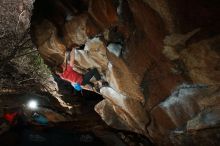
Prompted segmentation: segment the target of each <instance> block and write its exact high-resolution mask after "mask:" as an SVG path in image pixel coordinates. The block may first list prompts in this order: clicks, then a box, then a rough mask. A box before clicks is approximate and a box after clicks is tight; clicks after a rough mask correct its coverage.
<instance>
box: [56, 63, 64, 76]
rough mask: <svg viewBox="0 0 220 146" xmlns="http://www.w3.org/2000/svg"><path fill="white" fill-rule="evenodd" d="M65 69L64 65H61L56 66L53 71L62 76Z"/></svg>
mask: <svg viewBox="0 0 220 146" xmlns="http://www.w3.org/2000/svg"><path fill="white" fill-rule="evenodd" d="M65 69H66V65H65V64H61V65H57V66H56V67H55V69H54V70H55V73H56V74H62V73H63V72H64V71H65Z"/></svg>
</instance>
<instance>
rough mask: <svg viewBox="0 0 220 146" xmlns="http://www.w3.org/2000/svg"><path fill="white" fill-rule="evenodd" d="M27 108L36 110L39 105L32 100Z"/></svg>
mask: <svg viewBox="0 0 220 146" xmlns="http://www.w3.org/2000/svg"><path fill="white" fill-rule="evenodd" d="M27 106H28V108H30V109H33V110H35V109H37V107H38V103H37V101H35V100H30V101H29V102H28V104H27Z"/></svg>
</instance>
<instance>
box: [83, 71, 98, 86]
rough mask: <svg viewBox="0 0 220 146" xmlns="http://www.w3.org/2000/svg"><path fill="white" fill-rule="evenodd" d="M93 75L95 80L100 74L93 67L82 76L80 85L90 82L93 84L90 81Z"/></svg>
mask: <svg viewBox="0 0 220 146" xmlns="http://www.w3.org/2000/svg"><path fill="white" fill-rule="evenodd" d="M93 76H94V77H95V78H96V80H97V81H98V80H100V79H101V77H100V74H99V72H98V70H97V69H96V68H93V69H91V70H89V71H88V72H87V73H86V74H85V75H84V76H83V81H82V85H86V84H90V85H92V86H93V83H91V82H90V80H91V78H92V77H93Z"/></svg>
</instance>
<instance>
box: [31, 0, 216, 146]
mask: <svg viewBox="0 0 220 146" xmlns="http://www.w3.org/2000/svg"><path fill="white" fill-rule="evenodd" d="M81 3H82V4H84V5H85V7H86V8H85V9H81V8H80V7H78V8H77V6H76V5H74V4H72V5H73V7H74V6H75V8H76V9H77V11H78V12H79V13H76V14H74V13H72V15H73V19H71V20H70V21H69V20H68V21H67V22H63V21H62V22H63V24H62V25H57V24H56V23H55V22H54V21H51V20H50V19H48V16H51V17H53V19H55V20H56V19H57V21H59V20H65V18H66V16H67V15H64V16H63V17H62V18H60V15H58V14H57V13H55V12H54V13H53V11H51V13H53V14H54V15H53V16H52V14H50V15H49V14H47V13H45V15H44V16H43V17H42V18H43V19H41V20H39V19H33V34H34V38H35V41H34V42H35V43H36V45H37V46H38V48H39V50H40V52H41V54H42V55H43V57H44V59H45V60H46V61H47V62H49V63H48V64H49V65H51V66H52V67H53V66H54V65H57V64H59V63H60V62H62V61H63V56H64V51H65V50H66V49H67V48H69V47H70V46H77V45H78V46H80V45H83V44H85V46H86V47H85V48H86V49H85V50H86V51H85V50H79V51H77V52H78V55H77V56H76V57H78V58H77V61H78V62H77V65H78V67H82V68H83V69H85V68H88V67H97V68H98V69H99V71H100V72H102V75H103V78H104V79H106V81H108V82H109V85H110V87H103V88H101V94H102V95H103V96H104V98H105V99H104V100H103V101H102V102H100V103H98V104H97V105H96V107H95V110H96V111H97V113H99V114H100V116H101V117H102V119H103V120H104V121H105V122H106V123H107V124H108V125H110V126H112V127H114V128H117V129H123V130H129V131H134V132H137V133H141V134H144V135H145V136H147V137H148V138H149V139H150V140H151V141H152V142H153V143H155V144H157V145H219V143H220V141H219V139H220V137H219V106H220V102H219V101H220V97H219V96H220V94H219V90H220V86H219V83H220V78H219V75H220V70H219V69H220V48H219V44H218V42H219V41H220V40H219V34H220V32H219V28H218V26H219V24H220V21H219V15H220V12H219V11H220V10H219V6H220V3H219V1H218V0H213V1H206V0H194V1H189V0H185V1H184V0H181V1H175V0H167V1H162V0H120V1H114V0H107V1H105V0H100V1H95V0H91V1H81ZM63 7H66V8H67V7H68V6H67V5H65V3H64V4H63ZM38 9H40V7H38ZM42 11H43V10H42ZM63 11H65V9H64V10H62V8H60V13H61V12H62V13H63ZM36 15H37V13H36ZM205 20H207V21H205ZM45 21H47V22H49V23H50V25H46V24H43V25H36V24H39V23H43V22H45ZM47 27H48V28H47ZM62 27H63V28H65V29H64V30H63V28H62ZM38 30H39V32H41V33H37V32H38ZM50 30H51V33H50V32H49V31H50ZM52 32H53V33H52ZM60 33H61V34H60ZM95 36H96V37H95ZM48 37H49V38H48ZM94 37H95V38H94ZM97 37H99V38H97ZM37 38H39V40H44V41H42V43H39V41H37V40H38V39H37ZM45 40H46V41H45ZM109 43H119V44H121V45H122V46H123V47H122V54H121V56H120V57H116V56H115V55H114V54H112V53H110V52H109V51H108V50H107V49H106V46H107V45H108V44H109ZM100 48H101V49H100ZM91 52H93V53H91ZM52 54H54V55H52ZM55 54H56V55H55ZM100 60H102V61H100ZM57 61H59V63H58V62H57Z"/></svg>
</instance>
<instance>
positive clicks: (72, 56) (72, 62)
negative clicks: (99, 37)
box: [70, 48, 75, 67]
mask: <svg viewBox="0 0 220 146" xmlns="http://www.w3.org/2000/svg"><path fill="white" fill-rule="evenodd" d="M74 60H75V48H72V51H71V52H70V66H71V67H73V66H74Z"/></svg>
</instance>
